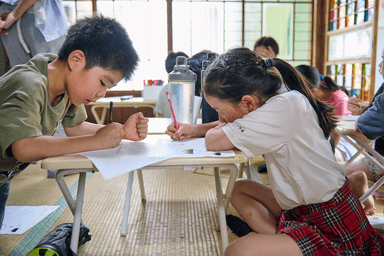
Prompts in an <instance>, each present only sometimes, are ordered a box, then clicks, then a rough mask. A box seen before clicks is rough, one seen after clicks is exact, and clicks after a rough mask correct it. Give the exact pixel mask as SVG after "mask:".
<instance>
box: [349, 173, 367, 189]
mask: <svg viewBox="0 0 384 256" xmlns="http://www.w3.org/2000/svg"><path fill="white" fill-rule="evenodd" d="M347 177H348V180H349V182H350V184H351V187H356V186H358V187H361V186H364V185H366V184H368V177H367V175H366V174H365V172H363V171H356V172H354V173H352V174H350V175H348V176H347Z"/></svg>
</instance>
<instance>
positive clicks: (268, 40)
mask: <svg viewBox="0 0 384 256" xmlns="http://www.w3.org/2000/svg"><path fill="white" fill-rule="evenodd" d="M259 46H264V47H265V48H267V49H268V46H271V48H272V50H273V51H274V52H275V55H276V56H277V54H279V45H278V44H277V42H276V41H275V39H273V38H272V37H268V36H263V37H260V38H259V39H257V40H256V42H255V45H254V46H253V50H254V51H256V47H259Z"/></svg>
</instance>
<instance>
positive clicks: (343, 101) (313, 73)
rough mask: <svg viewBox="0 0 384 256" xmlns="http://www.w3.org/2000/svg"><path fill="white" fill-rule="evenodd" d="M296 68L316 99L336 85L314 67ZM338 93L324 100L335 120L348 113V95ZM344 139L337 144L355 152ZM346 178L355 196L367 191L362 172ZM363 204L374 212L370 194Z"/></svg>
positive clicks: (371, 212) (301, 66) (319, 98)
mask: <svg viewBox="0 0 384 256" xmlns="http://www.w3.org/2000/svg"><path fill="white" fill-rule="evenodd" d="M296 70H297V71H299V72H300V73H301V74H302V75H304V77H305V78H306V79H308V80H309V82H310V83H307V86H308V88H309V90H310V91H311V93H312V94H313V96H315V98H317V99H318V100H321V101H325V100H324V98H323V95H324V93H322V91H323V90H326V91H327V90H329V89H328V88H329V87H331V86H333V87H335V88H336V86H337V85H336V84H335V83H334V82H333V80H332V79H331V78H329V77H324V76H322V75H321V74H320V72H319V71H318V70H317V68H315V67H311V66H307V65H299V66H297V67H296ZM327 84H331V85H327ZM320 88H322V89H320ZM333 94H334V93H333ZM338 95H340V96H336V97H332V100H328V99H329V98H331V97H327V101H326V102H327V103H328V104H329V105H330V106H332V107H333V108H334V110H333V112H332V116H333V117H335V120H336V121H338V120H340V119H341V118H342V115H349V114H350V111H347V110H346V105H347V99H348V96H347V95H346V94H345V92H342V93H339V94H338ZM335 135H337V136H338V137H340V135H338V134H337V133H336V132H332V133H331V137H330V138H331V139H332V138H333V136H335ZM344 141H345V140H342V141H341V142H340V143H339V144H341V143H346V144H347V145H345V146H349V147H351V148H353V149H354V153H356V152H357V150H356V149H355V148H354V147H353V146H352V145H350V144H349V143H348V142H347V141H345V142H344ZM332 144H333V145H332ZM331 145H332V146H333V149H334V150H335V148H334V147H335V143H334V142H333V143H331ZM347 178H348V180H349V182H350V185H351V189H352V191H353V192H354V193H355V194H356V196H357V197H361V196H362V195H364V193H365V192H367V191H368V178H367V175H366V174H365V173H364V172H362V171H356V172H354V173H351V174H350V173H348V172H347ZM363 205H364V212H365V213H366V214H370V215H371V214H374V213H375V211H376V209H375V203H374V200H373V197H372V196H370V197H368V199H367V200H365V201H364V203H363Z"/></svg>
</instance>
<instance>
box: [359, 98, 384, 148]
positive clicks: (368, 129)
mask: <svg viewBox="0 0 384 256" xmlns="http://www.w3.org/2000/svg"><path fill="white" fill-rule="evenodd" d="M383 116H384V94H381V95H379V96H378V97H377V98H376V99H375V101H374V102H373V105H372V107H370V108H369V109H368V110H367V111H365V112H364V113H363V114H362V115H361V116H360V117H359V118H358V119H357V122H356V124H357V126H358V128H359V130H360V132H361V133H362V134H363V135H364V136H365V137H367V138H368V139H370V140H375V139H377V138H378V137H381V136H384V120H383Z"/></svg>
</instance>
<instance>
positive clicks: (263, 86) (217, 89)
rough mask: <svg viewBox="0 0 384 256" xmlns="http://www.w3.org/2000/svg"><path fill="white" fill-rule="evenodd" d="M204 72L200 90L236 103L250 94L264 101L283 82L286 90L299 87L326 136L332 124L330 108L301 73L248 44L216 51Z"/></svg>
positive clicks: (333, 126) (297, 89)
mask: <svg viewBox="0 0 384 256" xmlns="http://www.w3.org/2000/svg"><path fill="white" fill-rule="evenodd" d="M273 67H276V69H277V70H278V72H276V70H275V69H274V68H273ZM205 74H206V75H205V80H204V84H203V90H204V93H205V94H206V95H209V96H211V97H215V98H218V99H220V100H224V101H227V102H229V103H231V104H238V103H239V102H240V101H241V99H242V97H243V96H244V95H252V94H253V95H257V96H258V97H259V98H260V99H261V100H262V101H264V102H265V101H267V100H268V99H269V98H270V97H272V96H274V95H276V93H277V92H278V91H279V89H280V88H281V86H282V84H284V85H285V86H286V87H287V89H288V90H296V91H299V92H300V93H302V94H303V95H305V96H306V97H307V98H308V101H309V103H310V104H311V105H312V107H313V108H314V110H315V112H316V114H317V116H318V119H319V124H320V127H321V129H322V130H323V133H324V135H325V137H326V138H328V137H329V135H330V133H331V131H332V130H333V129H334V128H335V127H336V124H335V120H334V119H333V118H332V116H331V115H330V112H331V111H332V110H333V109H332V108H331V107H329V106H328V105H327V104H325V103H323V102H320V101H318V100H317V99H315V98H314V97H313V96H312V93H311V92H310V90H309V88H308V87H307V86H306V84H305V81H304V78H303V76H302V75H301V74H300V73H298V72H297V71H296V70H295V68H294V67H292V66H291V65H289V64H288V63H287V62H285V61H283V60H281V59H278V58H275V59H266V60H263V59H262V58H261V57H260V56H258V55H257V53H256V52H254V51H251V50H250V49H248V48H235V49H232V50H229V51H228V52H226V53H224V54H222V55H220V56H219V57H218V58H217V59H216V60H215V61H214V62H213V63H212V64H211V65H210V66H209V67H208V69H207V70H206V71H205Z"/></svg>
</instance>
